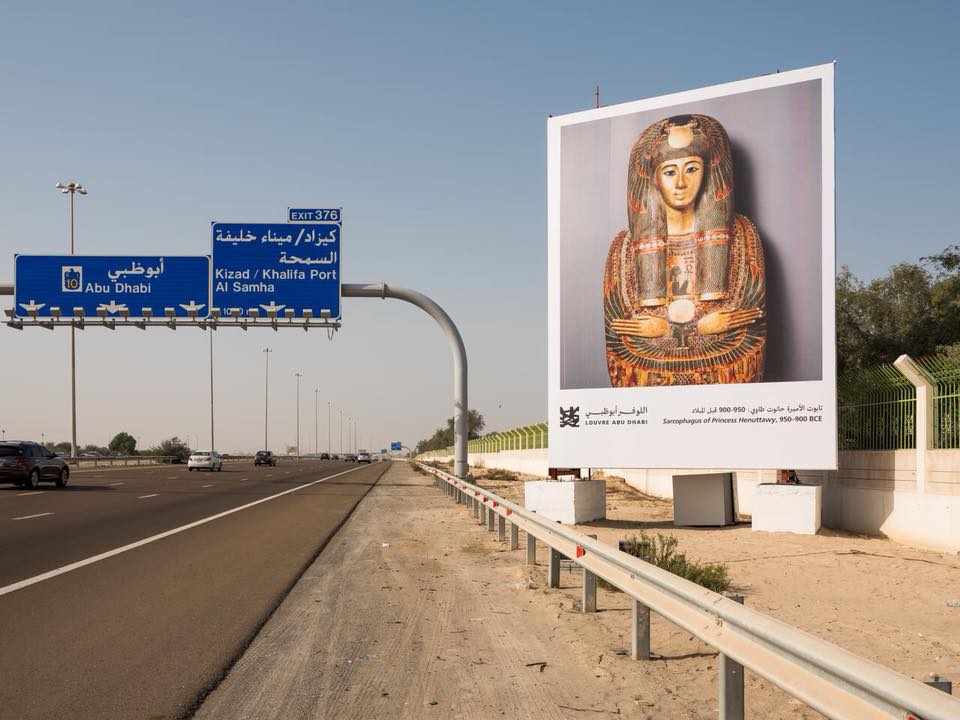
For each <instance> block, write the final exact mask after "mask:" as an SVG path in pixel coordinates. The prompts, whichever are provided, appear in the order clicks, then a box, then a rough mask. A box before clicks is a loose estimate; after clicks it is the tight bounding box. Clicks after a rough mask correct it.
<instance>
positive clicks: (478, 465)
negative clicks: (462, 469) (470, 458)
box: [473, 458, 487, 470]
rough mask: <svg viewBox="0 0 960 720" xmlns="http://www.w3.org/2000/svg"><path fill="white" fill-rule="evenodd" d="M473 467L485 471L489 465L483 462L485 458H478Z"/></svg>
mask: <svg viewBox="0 0 960 720" xmlns="http://www.w3.org/2000/svg"><path fill="white" fill-rule="evenodd" d="M473 466H474V467H475V468H479V469H480V470H483V469H484V468H485V467H486V466H487V464H486V463H485V462H484V461H483V458H477V459H476V460H475V461H474V463H473Z"/></svg>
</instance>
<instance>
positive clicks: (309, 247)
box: [213, 215, 340, 320]
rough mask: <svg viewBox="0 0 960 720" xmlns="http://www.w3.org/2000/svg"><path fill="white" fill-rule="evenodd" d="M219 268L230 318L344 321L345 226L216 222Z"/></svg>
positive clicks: (218, 300) (216, 302)
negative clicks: (342, 261) (342, 264)
mask: <svg viewBox="0 0 960 720" xmlns="http://www.w3.org/2000/svg"><path fill="white" fill-rule="evenodd" d="M338 217H339V215H338ZM213 268H214V270H213V306H214V307H216V308H220V311H221V313H223V315H225V316H228V317H229V316H231V315H239V316H244V317H250V316H252V317H269V316H270V315H272V314H273V315H275V316H276V317H280V318H283V317H298V318H302V317H313V318H314V319H320V318H324V319H330V320H337V319H339V318H340V224H339V223H335V222H330V223H214V224H213ZM251 311H254V312H251ZM291 311H292V314H291ZM305 311H306V312H305Z"/></svg>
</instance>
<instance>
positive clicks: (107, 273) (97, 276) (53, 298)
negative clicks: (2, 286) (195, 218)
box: [14, 255, 210, 318]
mask: <svg viewBox="0 0 960 720" xmlns="http://www.w3.org/2000/svg"><path fill="white" fill-rule="evenodd" d="M15 274H16V278H15V283H14V287H15V292H16V297H15V298H14V309H15V311H16V314H17V316H18V317H24V318H26V317H40V318H53V317H57V316H58V315H60V316H62V317H75V316H77V314H78V312H77V311H80V312H81V313H82V314H83V316H85V317H97V316H98V315H100V314H103V315H105V316H106V317H121V316H122V317H130V318H143V317H149V316H154V317H165V316H169V315H170V313H171V312H172V314H173V316H174V317H197V318H205V317H207V316H208V315H209V313H210V258H209V257H207V256H205V255H200V256H173V255H164V256H162V257H161V256H159V255H148V256H144V255H17V256H16V260H15Z"/></svg>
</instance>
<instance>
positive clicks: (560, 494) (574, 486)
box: [523, 480, 607, 525]
mask: <svg viewBox="0 0 960 720" xmlns="http://www.w3.org/2000/svg"><path fill="white" fill-rule="evenodd" d="M523 504H524V506H525V507H526V508H527V510H532V511H534V512H536V513H537V514H538V515H542V516H543V517H545V518H549V519H550V520H556V521H558V522H562V523H567V524H570V525H572V524H575V523H581V522H590V521H591V520H602V519H603V518H605V517H606V516H607V483H606V482H605V481H603V480H572V481H562V480H536V481H532V482H527V483H524V485H523Z"/></svg>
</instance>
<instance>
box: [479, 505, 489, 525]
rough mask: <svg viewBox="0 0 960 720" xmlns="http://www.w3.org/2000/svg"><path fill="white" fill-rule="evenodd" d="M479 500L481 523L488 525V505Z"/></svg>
mask: <svg viewBox="0 0 960 720" xmlns="http://www.w3.org/2000/svg"><path fill="white" fill-rule="evenodd" d="M477 502H478V503H480V524H481V525H486V524H487V506H486V505H484V504H483V503H482V502H480V501H479V500H478V501H477Z"/></svg>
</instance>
